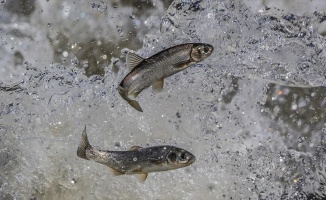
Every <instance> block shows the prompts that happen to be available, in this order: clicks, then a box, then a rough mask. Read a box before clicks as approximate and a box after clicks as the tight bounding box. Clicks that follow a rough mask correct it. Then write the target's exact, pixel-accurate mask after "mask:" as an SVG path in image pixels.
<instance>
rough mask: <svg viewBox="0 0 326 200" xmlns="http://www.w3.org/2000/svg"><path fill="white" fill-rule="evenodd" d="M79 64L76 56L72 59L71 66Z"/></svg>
mask: <svg viewBox="0 0 326 200" xmlns="http://www.w3.org/2000/svg"><path fill="white" fill-rule="evenodd" d="M78 63H79V60H78V58H77V57H76V56H75V57H73V58H72V59H71V64H73V65H78Z"/></svg>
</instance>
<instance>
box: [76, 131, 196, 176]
mask: <svg viewBox="0 0 326 200" xmlns="http://www.w3.org/2000/svg"><path fill="white" fill-rule="evenodd" d="M77 156H78V157H80V158H83V159H86V160H93V161H95V162H98V163H101V164H103V165H106V166H108V167H109V168H110V169H111V171H112V172H113V174H114V175H122V174H128V175H131V174H138V175H139V179H140V180H141V181H142V182H143V181H145V180H146V178H147V175H148V173H151V172H159V171H167V170H173V169H178V168H182V167H186V166H189V165H191V164H192V163H194V162H195V159H196V158H195V156H194V155H193V154H191V153H190V152H188V151H186V150H184V149H181V148H179V147H175V146H169V145H165V146H154V147H147V148H142V147H139V146H133V147H131V148H130V149H129V150H128V151H106V150H99V149H96V148H94V147H92V146H91V145H90V143H89V141H88V137H87V134H86V127H85V129H84V131H83V133H82V138H81V141H80V144H79V147H78V149H77Z"/></svg>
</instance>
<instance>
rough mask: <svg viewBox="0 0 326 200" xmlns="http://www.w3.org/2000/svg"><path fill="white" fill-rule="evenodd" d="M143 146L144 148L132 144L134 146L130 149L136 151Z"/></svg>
mask: <svg viewBox="0 0 326 200" xmlns="http://www.w3.org/2000/svg"><path fill="white" fill-rule="evenodd" d="M141 148H143V147H140V146H132V147H130V148H129V151H136V150H138V149H141Z"/></svg>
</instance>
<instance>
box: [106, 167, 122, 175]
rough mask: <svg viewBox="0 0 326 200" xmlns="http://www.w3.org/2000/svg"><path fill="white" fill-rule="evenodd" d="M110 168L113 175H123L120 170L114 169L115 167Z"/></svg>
mask: <svg viewBox="0 0 326 200" xmlns="http://www.w3.org/2000/svg"><path fill="white" fill-rule="evenodd" d="M109 169H110V170H111V172H112V174H113V175H114V176H120V175H123V173H121V172H119V171H117V170H115V169H112V168H109Z"/></svg>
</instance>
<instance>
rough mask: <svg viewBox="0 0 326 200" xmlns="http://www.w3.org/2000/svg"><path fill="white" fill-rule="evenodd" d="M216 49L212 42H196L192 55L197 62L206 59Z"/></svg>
mask: <svg viewBox="0 0 326 200" xmlns="http://www.w3.org/2000/svg"><path fill="white" fill-rule="evenodd" d="M213 51H214V47H213V46H212V45H210V44H204V43H196V44H194V45H193V46H192V48H191V53H190V57H191V59H192V60H194V61H195V62H200V61H202V60H205V59H206V58H207V57H208V56H210V55H211V54H212V53H213Z"/></svg>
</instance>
